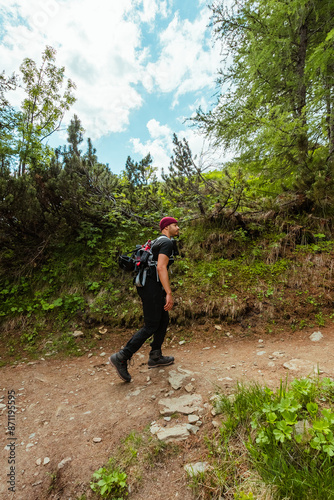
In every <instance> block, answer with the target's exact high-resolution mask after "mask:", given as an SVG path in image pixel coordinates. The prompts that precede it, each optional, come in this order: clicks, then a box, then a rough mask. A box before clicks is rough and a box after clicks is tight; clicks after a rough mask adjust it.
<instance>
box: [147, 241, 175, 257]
mask: <svg viewBox="0 0 334 500" xmlns="http://www.w3.org/2000/svg"><path fill="white" fill-rule="evenodd" d="M173 249H174V245H173V242H172V240H170V239H169V238H168V237H167V236H160V237H159V238H157V239H156V241H155V242H154V244H153V246H152V254H153V259H154V260H155V261H158V257H159V254H160V253H162V254H164V255H167V257H168V258H169V259H170V258H171V256H172V255H173Z"/></svg>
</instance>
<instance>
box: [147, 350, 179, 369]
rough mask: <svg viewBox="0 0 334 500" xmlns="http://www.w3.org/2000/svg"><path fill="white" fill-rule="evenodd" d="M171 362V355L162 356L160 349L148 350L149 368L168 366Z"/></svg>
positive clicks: (172, 360)
mask: <svg viewBox="0 0 334 500" xmlns="http://www.w3.org/2000/svg"><path fill="white" fill-rule="evenodd" d="M173 363H174V358H173V356H163V355H162V354H161V350H158V351H151V352H150V357H149V360H148V363H147V364H148V367H149V368H156V367H157V368H158V367H159V366H168V365H172V364H173Z"/></svg>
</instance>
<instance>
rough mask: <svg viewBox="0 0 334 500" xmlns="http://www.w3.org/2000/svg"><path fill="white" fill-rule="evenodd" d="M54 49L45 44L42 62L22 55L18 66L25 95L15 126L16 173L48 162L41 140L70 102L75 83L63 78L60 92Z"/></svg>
mask: <svg viewBox="0 0 334 500" xmlns="http://www.w3.org/2000/svg"><path fill="white" fill-rule="evenodd" d="M55 56H56V51H55V49H53V48H52V47H49V46H47V47H46V49H45V50H44V52H43V54H42V63H41V66H40V67H39V68H38V67H37V65H36V63H35V61H33V60H32V59H30V58H26V59H25V60H24V61H23V63H22V64H21V66H20V71H21V73H22V81H23V86H24V90H25V93H26V97H25V98H24V100H23V103H22V110H21V113H20V115H19V121H18V125H17V130H16V134H15V135H16V137H17V145H18V146H17V154H18V170H17V173H18V175H23V174H24V173H25V171H26V169H27V167H28V168H35V167H37V166H38V165H39V164H40V163H41V162H43V161H44V162H48V161H49V159H50V157H51V156H52V152H51V151H50V149H49V148H48V147H46V146H44V147H42V141H43V140H44V139H46V138H47V137H48V136H50V135H51V134H52V133H53V132H54V131H55V130H57V129H58V128H59V126H60V124H61V121H62V119H63V116H64V113H65V111H67V110H68V109H69V108H70V106H71V105H72V104H73V103H74V101H75V98H74V96H73V94H72V91H73V89H75V85H74V83H73V82H72V81H71V80H67V83H66V88H65V90H64V92H63V94H61V93H60V92H61V87H62V85H63V81H64V75H65V68H64V67H62V68H57V67H56V66H55V64H54V62H55Z"/></svg>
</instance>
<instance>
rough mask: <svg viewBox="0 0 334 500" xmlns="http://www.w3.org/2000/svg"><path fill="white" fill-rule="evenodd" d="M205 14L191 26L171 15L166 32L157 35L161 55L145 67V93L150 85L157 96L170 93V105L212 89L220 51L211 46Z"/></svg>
mask: <svg viewBox="0 0 334 500" xmlns="http://www.w3.org/2000/svg"><path fill="white" fill-rule="evenodd" d="M208 23H209V10H208V9H207V8H205V9H203V10H202V11H201V12H200V15H199V16H198V17H197V19H196V20H195V21H194V22H192V23H191V22H190V21H188V20H182V19H180V17H179V15H178V14H175V16H174V18H173V20H172V22H171V23H170V24H169V26H168V27H167V29H166V30H165V31H164V32H162V33H161V34H160V44H161V47H162V48H161V52H160V56H159V58H158V60H157V61H156V62H153V63H149V64H148V65H147V68H146V69H147V72H148V73H149V75H150V79H149V78H147V79H148V82H149V84H148V86H147V89H148V91H152V89H153V86H152V82H154V83H155V85H156V86H157V87H158V88H159V90H160V91H161V92H166V93H167V92H174V93H175V97H174V103H173V104H174V105H176V104H177V103H178V98H179V97H180V96H181V95H183V94H185V93H187V92H194V91H198V90H200V89H203V88H204V87H206V86H212V84H213V82H214V77H213V75H214V74H215V72H216V71H217V68H218V67H219V61H220V51H219V48H218V47H212V46H211V43H212V42H211V39H209V38H208V32H207V25H208Z"/></svg>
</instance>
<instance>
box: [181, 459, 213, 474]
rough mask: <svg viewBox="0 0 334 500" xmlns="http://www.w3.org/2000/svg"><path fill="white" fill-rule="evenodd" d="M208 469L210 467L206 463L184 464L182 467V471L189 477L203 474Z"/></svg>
mask: <svg viewBox="0 0 334 500" xmlns="http://www.w3.org/2000/svg"><path fill="white" fill-rule="evenodd" d="M209 468H210V465H209V464H208V463H207V462H196V463H193V464H186V465H185V466H184V470H185V471H186V472H187V473H188V474H189V475H190V476H197V474H203V473H204V472H205V471H207V470H208V469H209Z"/></svg>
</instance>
